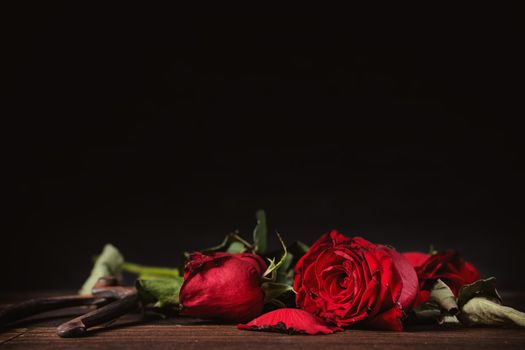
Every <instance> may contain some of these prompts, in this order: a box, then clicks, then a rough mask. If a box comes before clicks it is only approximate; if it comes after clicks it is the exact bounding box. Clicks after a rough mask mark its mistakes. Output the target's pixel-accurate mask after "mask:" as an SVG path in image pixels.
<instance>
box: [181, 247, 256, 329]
mask: <svg viewBox="0 0 525 350" xmlns="http://www.w3.org/2000/svg"><path fill="white" fill-rule="evenodd" d="M265 270H266V264H265V262H264V260H263V259H262V258H261V257H260V256H258V255H255V254H248V253H245V254H229V253H215V254H211V255H204V254H202V253H194V254H192V255H191V256H190V259H189V261H188V262H187V264H186V267H185V269H184V283H183V284H182V287H181V290H180V294H179V300H180V305H181V315H185V316H193V317H199V318H210V319H222V320H226V321H232V322H246V321H249V320H251V319H253V318H254V317H257V316H259V315H260V314H261V312H262V310H263V306H264V292H263V290H262V289H261V276H262V274H263V273H264V271H265Z"/></svg>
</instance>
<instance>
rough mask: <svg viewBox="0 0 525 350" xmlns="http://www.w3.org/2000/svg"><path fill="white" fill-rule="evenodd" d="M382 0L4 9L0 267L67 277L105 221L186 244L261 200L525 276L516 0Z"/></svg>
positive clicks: (119, 242) (313, 229)
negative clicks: (414, 0) (404, 4)
mask: <svg viewBox="0 0 525 350" xmlns="http://www.w3.org/2000/svg"><path fill="white" fill-rule="evenodd" d="M384 10H385V11H384V12H383V13H381V14H380V13H378V12H377V11H373V12H368V13H366V14H365V13H361V12H359V11H350V12H344V11H342V10H341V11H336V10H334V11H333V13H338V14H339V15H338V16H328V15H327V16H325V17H320V16H319V17H312V16H304V17H303V16H255V15H253V14H251V15H245V16H236V17H235V16H229V17H226V16H220V15H211V14H208V15H204V14H202V13H201V14H198V15H197V14H196V12H195V11H189V10H182V9H178V10H171V9H166V8H160V7H159V8H154V7H148V8H144V7H140V6H134V5H130V4H121V5H118V6H117V5H113V7H108V5H107V4H105V5H104V6H100V7H99V6H95V5H85V6H84V5H73V4H68V5H49V4H43V3H40V4H33V5H28V4H26V5H23V6H20V7H18V8H16V9H12V10H11V12H5V13H4V15H6V16H7V17H9V19H10V21H8V22H6V23H7V25H6V28H5V31H4V33H5V34H7V40H6V41H5V42H4V49H5V51H4V52H5V53H6V55H5V56H7V58H8V60H9V62H8V63H7V64H5V65H4V68H5V73H6V74H5V77H6V78H7V79H5V80H4V81H5V82H7V89H6V94H5V96H6V97H7V99H6V100H7V103H6V104H4V112H5V116H6V117H7V118H5V120H4V122H3V123H4V127H3V128H2V129H3V131H4V132H5V133H6V135H5V140H7V141H8V142H7V143H6V146H5V147H4V151H5V152H4V154H5V157H4V159H3V164H4V167H3V168H4V173H5V174H7V175H8V176H9V180H6V181H5V182H4V185H5V187H6V188H7V189H8V191H7V192H8V194H7V195H6V196H5V197H4V202H5V204H7V206H8V207H9V208H8V209H7V211H5V212H4V214H6V220H5V223H7V224H9V225H8V226H7V227H6V229H5V230H4V233H3V234H2V251H1V257H0V258H1V259H2V261H1V263H2V267H3V269H2V270H3V273H2V275H3V277H2V280H3V281H4V282H2V283H1V284H2V286H1V288H2V289H18V290H23V289H50V288H54V289H57V288H73V289H74V288H77V287H79V286H80V285H81V283H82V282H83V280H84V278H85V277H86V276H87V274H88V272H89V270H90V259H91V257H92V256H93V255H95V254H97V253H98V252H99V251H100V249H101V248H102V246H103V244H104V243H106V242H112V243H113V244H115V245H116V246H117V247H119V248H120V250H121V251H122V252H123V253H124V255H125V256H126V258H127V259H128V260H130V261H134V262H141V263H146V264H155V265H174V264H178V263H179V256H180V253H181V252H182V251H183V250H195V249H199V248H203V247H207V246H210V245H213V244H216V243H218V242H219V241H220V240H221V239H222V237H223V236H224V235H225V234H226V233H228V232H231V231H232V230H234V229H239V230H240V231H241V233H243V234H244V235H245V236H246V237H250V235H251V231H252V229H253V226H254V217H253V215H254V212H255V210H256V209H258V208H264V209H266V210H267V213H268V219H269V224H270V226H271V228H272V230H278V231H279V232H280V233H282V235H283V236H284V237H285V239H286V240H287V241H288V242H292V241H294V240H297V239H301V240H303V241H305V242H307V243H312V242H313V241H314V240H315V239H316V238H317V237H318V236H320V235H321V234H322V233H324V232H326V231H328V230H330V229H332V228H337V229H339V230H341V231H342V232H344V233H346V234H347V235H363V236H365V237H366V238H368V239H369V240H371V241H376V242H383V243H388V244H391V245H393V246H395V247H396V248H397V249H398V250H423V251H426V250H427V249H428V247H429V245H430V244H434V245H435V246H436V247H437V248H439V249H446V248H455V249H457V250H459V251H460V252H461V253H462V254H463V256H464V257H466V258H467V259H468V260H470V261H472V262H473V263H474V264H475V265H476V266H477V267H478V268H479V269H480V271H481V272H482V274H483V275H484V276H489V275H496V276H497V277H498V278H499V285H500V286H501V287H502V288H505V289H523V288H525V279H523V273H522V272H521V268H522V267H523V264H522V255H523V243H525V242H524V238H523V229H524V225H523V220H522V217H523V209H524V206H523V195H524V192H525V191H524V185H523V175H524V174H523V173H524V171H523V162H522V156H523V153H522V152H521V147H522V146H523V141H522V139H523V129H522V128H521V126H520V125H519V119H518V118H519V117H522V116H523V109H522V101H523V95H522V93H523V90H522V88H521V85H522V84H523V80H521V74H520V73H521V67H520V66H521V64H522V59H521V57H520V56H519V54H518V52H520V51H521V47H520V46H522V40H519V35H518V33H517V31H516V30H515V29H514V26H515V25H516V19H515V18H514V17H513V16H514V15H515V14H516V13H517V11H515V9H512V8H511V7H508V8H503V7H502V8H493V7H492V8H472V7H469V8H465V9H459V8H453V9H452V8H449V9H447V8H444V9H421V11H418V10H416V9H412V11H411V12H408V11H405V10H403V9H398V10H399V11H398V12H393V11H390V10H388V9H384ZM211 12H212V11H210V13H211ZM272 246H273V247H277V243H276V242H275V240H274V241H273V242H272Z"/></svg>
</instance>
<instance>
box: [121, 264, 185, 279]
mask: <svg viewBox="0 0 525 350" xmlns="http://www.w3.org/2000/svg"><path fill="white" fill-rule="evenodd" d="M122 270H123V271H126V272H131V273H135V274H137V275H141V276H156V277H167V278H179V277H180V272H179V270H178V269H176V268H168V267H156V266H144V265H139V264H134V263H130V262H125V263H124V264H122Z"/></svg>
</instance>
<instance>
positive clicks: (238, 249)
mask: <svg viewBox="0 0 525 350" xmlns="http://www.w3.org/2000/svg"><path fill="white" fill-rule="evenodd" d="M245 251H246V246H245V245H244V244H243V243H241V242H232V243H231V244H230V245H229V246H228V249H226V252H228V253H244V252H245Z"/></svg>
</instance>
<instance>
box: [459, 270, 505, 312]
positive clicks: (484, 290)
mask: <svg viewBox="0 0 525 350" xmlns="http://www.w3.org/2000/svg"><path fill="white" fill-rule="evenodd" d="M475 297H484V298H487V299H489V300H494V301H496V302H497V303H501V297H500V296H499V294H498V291H497V290H496V278H495V277H489V278H487V279H480V280H477V281H476V282H474V283H471V284H467V285H464V286H463V287H461V289H460V290H459V293H458V305H459V307H460V308H462V307H463V305H465V304H466V303H467V302H468V301H469V300H470V299H472V298H475Z"/></svg>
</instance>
